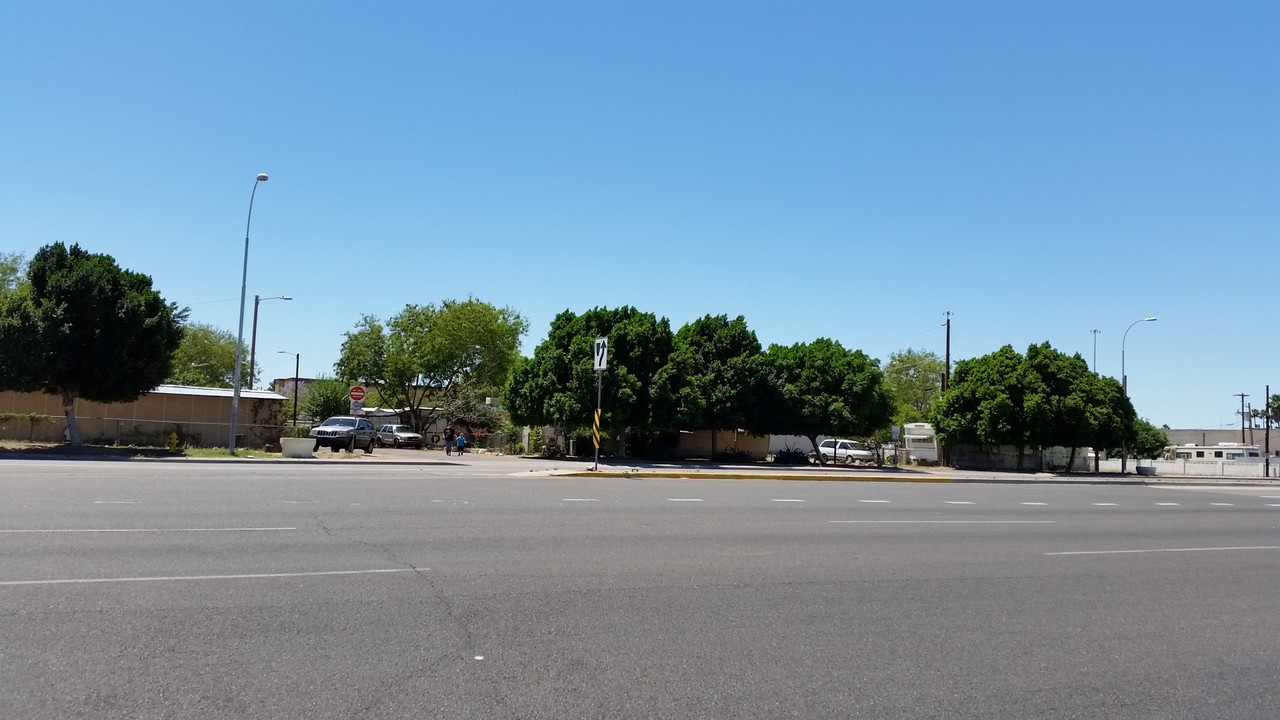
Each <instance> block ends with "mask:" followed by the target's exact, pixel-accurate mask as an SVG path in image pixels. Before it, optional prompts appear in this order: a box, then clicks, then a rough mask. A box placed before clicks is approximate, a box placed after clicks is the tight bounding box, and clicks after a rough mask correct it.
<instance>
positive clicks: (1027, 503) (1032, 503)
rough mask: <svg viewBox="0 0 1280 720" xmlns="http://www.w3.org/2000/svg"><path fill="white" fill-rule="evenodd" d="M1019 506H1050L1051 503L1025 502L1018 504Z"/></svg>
mask: <svg viewBox="0 0 1280 720" xmlns="http://www.w3.org/2000/svg"><path fill="white" fill-rule="evenodd" d="M1018 504H1019V505H1048V504H1049V503H1046V502H1024V503H1018Z"/></svg>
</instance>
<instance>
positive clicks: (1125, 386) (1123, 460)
mask: <svg viewBox="0 0 1280 720" xmlns="http://www.w3.org/2000/svg"><path fill="white" fill-rule="evenodd" d="M1155 321H1156V319H1155V318H1154V317H1144V318H1142V319H1141V320H1134V321H1133V322H1132V323H1130V324H1129V327H1127V328H1125V330H1124V337H1122V338H1121V339H1120V389H1121V390H1122V391H1123V392H1124V398H1125V399H1126V400H1128V399H1129V376H1128V375H1126V374H1125V372H1124V343H1125V341H1126V340H1128V339H1129V331H1130V330H1132V329H1133V326H1134V325H1137V324H1138V323H1144V322H1155ZM1128 461H1129V441H1128V439H1122V440H1121V442H1120V474H1121V475H1123V474H1125V472H1126V470H1127V469H1128Z"/></svg>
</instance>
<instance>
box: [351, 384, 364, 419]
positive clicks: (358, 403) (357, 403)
mask: <svg viewBox="0 0 1280 720" xmlns="http://www.w3.org/2000/svg"><path fill="white" fill-rule="evenodd" d="M347 397H349V398H351V414H352V415H359V414H360V411H361V410H363V409H364V388H363V387H361V386H359V385H353V386H352V387H351V389H350V390H348V391H347Z"/></svg>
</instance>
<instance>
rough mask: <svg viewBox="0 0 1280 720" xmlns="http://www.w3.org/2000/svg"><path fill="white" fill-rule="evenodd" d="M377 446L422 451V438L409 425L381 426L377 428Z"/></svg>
mask: <svg viewBox="0 0 1280 720" xmlns="http://www.w3.org/2000/svg"><path fill="white" fill-rule="evenodd" d="M378 444H379V445H390V446H391V447H414V448H418V449H419V450H421V449H422V436H421V435H419V434H418V433H416V432H414V431H413V428H412V427H411V426H409V425H382V426H380V427H379V428H378Z"/></svg>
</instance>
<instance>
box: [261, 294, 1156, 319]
mask: <svg viewBox="0 0 1280 720" xmlns="http://www.w3.org/2000/svg"><path fill="white" fill-rule="evenodd" d="M280 299H281V300H292V299H293V298H291V297H289V296H288V295H281V296H280ZM1151 319H1152V320H1154V319H1155V318H1151Z"/></svg>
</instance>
